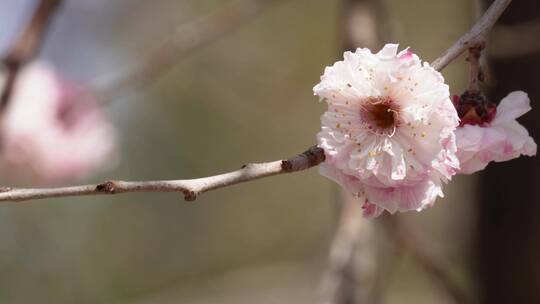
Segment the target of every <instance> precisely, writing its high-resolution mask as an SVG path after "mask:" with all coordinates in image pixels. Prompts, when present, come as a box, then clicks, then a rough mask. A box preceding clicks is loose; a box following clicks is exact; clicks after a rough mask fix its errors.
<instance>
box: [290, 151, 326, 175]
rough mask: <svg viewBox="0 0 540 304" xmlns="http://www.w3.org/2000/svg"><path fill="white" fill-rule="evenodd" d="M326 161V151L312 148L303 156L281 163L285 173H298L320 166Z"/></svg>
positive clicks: (299, 155)
mask: <svg viewBox="0 0 540 304" xmlns="http://www.w3.org/2000/svg"><path fill="white" fill-rule="evenodd" d="M324 159H325V155H324V150H323V149H322V148H319V147H317V146H312V147H310V148H309V149H307V150H306V151H304V152H303V153H302V154H298V155H296V156H293V157H291V158H289V159H286V160H282V161H281V169H282V170H283V171H285V172H296V171H300V170H305V169H307V168H311V167H314V166H317V165H319V164H320V163H322V162H323V161H324Z"/></svg>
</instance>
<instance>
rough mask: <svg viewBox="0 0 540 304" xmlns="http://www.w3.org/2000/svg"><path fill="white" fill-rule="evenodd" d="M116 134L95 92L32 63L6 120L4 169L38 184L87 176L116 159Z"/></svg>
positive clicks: (3, 138) (18, 87)
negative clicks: (97, 100) (94, 94)
mask: <svg viewBox="0 0 540 304" xmlns="http://www.w3.org/2000/svg"><path fill="white" fill-rule="evenodd" d="M115 134H116V132H115V129H114V127H113V126H112V125H111V124H110V123H109V121H108V120H107V119H106V118H105V116H104V113H103V112H102V111H101V110H100V108H99V106H98V105H97V102H96V100H95V99H94V98H93V96H92V95H91V94H89V92H87V91H85V90H84V89H83V88H81V87H79V86H77V85H74V84H73V83H71V82H68V81H66V80H64V79H62V78H60V77H59V76H58V75H57V74H56V73H55V71H54V70H52V69H51V68H50V67H48V66H46V65H42V64H32V65H30V66H29V67H27V68H25V69H24V70H23V71H22V72H21V74H20V76H19V78H18V82H17V84H16V86H15V88H14V92H13V95H12V97H11V100H10V103H9V105H8V108H7V109H6V112H5V113H4V116H3V119H2V121H1V134H0V138H1V156H2V166H3V167H4V170H3V171H4V172H9V174H10V176H11V177H18V178H24V179H26V180H28V179H30V180H32V181H33V182H34V183H37V184H56V183H59V182H65V181H69V180H71V179H76V178H81V177H85V176H87V175H89V174H91V173H93V172H94V171H95V170H97V169H100V168H102V167H106V166H108V165H110V164H111V163H113V162H114V160H115V158H116V156H115V155H116V153H115V150H116V149H115V148H116V135H115Z"/></svg>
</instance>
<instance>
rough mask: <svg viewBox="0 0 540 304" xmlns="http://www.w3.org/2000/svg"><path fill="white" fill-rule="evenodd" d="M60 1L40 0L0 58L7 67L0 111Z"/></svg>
mask: <svg viewBox="0 0 540 304" xmlns="http://www.w3.org/2000/svg"><path fill="white" fill-rule="evenodd" d="M61 2H62V1H61V0H42V1H41V2H40V3H39V5H38V7H37V8H36V10H35V12H34V15H33V16H32V18H30V21H29V22H28V24H27V25H26V27H25V28H24V30H23V31H22V32H21V34H20V35H19V37H18V38H17V39H16V40H15V43H14V44H13V46H12V47H11V48H10V49H9V51H8V52H7V54H6V56H4V58H3V59H2V64H3V65H4V67H5V68H6V69H7V77H6V83H5V86H4V89H3V91H2V93H1V94H0V111H2V110H4V109H5V108H6V106H7V104H8V102H9V99H10V97H11V95H12V93H13V89H14V86H15V83H16V82H17V77H18V75H19V71H20V70H21V69H22V68H23V67H24V65H25V64H27V63H28V62H29V61H30V60H32V59H33V58H34V57H35V56H36V54H37V53H38V52H39V50H40V48H41V45H42V42H43V37H44V36H45V33H46V32H47V29H48V28H49V25H50V23H51V20H52V17H53V16H54V13H55V12H56V11H57V9H58V7H59V6H60V4H61Z"/></svg>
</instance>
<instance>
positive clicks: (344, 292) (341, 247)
mask: <svg viewBox="0 0 540 304" xmlns="http://www.w3.org/2000/svg"><path fill="white" fill-rule="evenodd" d="M362 212H363V209H362V204H361V203H360V202H359V201H358V198H352V197H347V198H344V199H343V206H342V210H341V215H340V217H339V223H338V226H337V230H336V232H335V235H334V238H333V240H332V245H331V247H330V254H329V258H328V259H329V261H328V271H327V273H326V276H325V277H324V280H323V282H322V285H321V303H323V304H341V303H364V302H365V301H366V300H367V299H369V298H370V297H371V289H372V288H371V287H372V286H373V285H374V281H375V280H374V277H375V272H376V264H377V263H376V256H375V255H376V253H375V251H376V248H374V246H373V245H374V242H373V239H374V237H375V236H374V235H373V230H374V227H373V223H372V221H371V220H369V219H366V218H364V217H363V216H362Z"/></svg>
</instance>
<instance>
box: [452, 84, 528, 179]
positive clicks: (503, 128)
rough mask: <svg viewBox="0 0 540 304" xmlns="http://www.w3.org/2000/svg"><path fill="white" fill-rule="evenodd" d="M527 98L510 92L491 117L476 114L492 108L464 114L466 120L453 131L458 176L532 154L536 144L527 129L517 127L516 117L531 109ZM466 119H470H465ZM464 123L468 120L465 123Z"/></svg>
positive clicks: (516, 92)
mask: <svg viewBox="0 0 540 304" xmlns="http://www.w3.org/2000/svg"><path fill="white" fill-rule="evenodd" d="M462 100H463V97H462V99H461V100H460V99H457V100H456V101H457V102H459V104H457V106H458V109H460V106H461V107H463V106H462V105H463V103H464V102H463V101H462ZM529 102H530V101H529V97H528V96H527V94H526V93H525V92H522V91H515V92H511V93H510V94H508V96H506V97H505V98H503V100H501V103H500V104H499V106H497V109H496V111H492V113H493V114H494V115H485V117H486V118H485V119H484V121H481V120H482V119H481V117H482V115H477V114H476V113H477V112H482V113H489V112H490V111H485V110H483V108H488V109H489V110H490V109H494V107H493V106H489V105H487V106H484V107H482V106H481V107H480V109H478V106H477V107H473V108H470V107H469V108H468V109H467V113H464V115H465V116H467V117H468V118H467V119H466V120H465V123H464V124H463V126H462V127H460V128H458V129H457V130H456V141H457V146H458V152H457V156H458V158H459V160H460V162H461V169H460V172H459V173H464V174H471V173H474V172H476V171H479V170H482V169H484V168H485V167H486V166H487V164H488V163H489V162H491V161H496V162H502V161H507V160H510V159H513V158H516V157H519V156H520V155H527V156H533V155H536V143H535V142H534V139H533V138H532V137H530V136H529V133H528V132H527V129H525V128H524V127H523V126H522V125H520V124H519V123H518V122H517V121H516V118H518V117H520V116H521V115H523V114H525V113H527V112H528V111H529V110H530V109H531V107H530V105H529ZM469 117H470V118H469ZM468 121H470V122H469V123H468Z"/></svg>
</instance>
